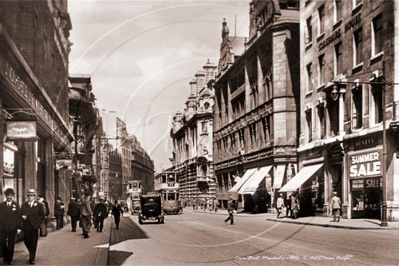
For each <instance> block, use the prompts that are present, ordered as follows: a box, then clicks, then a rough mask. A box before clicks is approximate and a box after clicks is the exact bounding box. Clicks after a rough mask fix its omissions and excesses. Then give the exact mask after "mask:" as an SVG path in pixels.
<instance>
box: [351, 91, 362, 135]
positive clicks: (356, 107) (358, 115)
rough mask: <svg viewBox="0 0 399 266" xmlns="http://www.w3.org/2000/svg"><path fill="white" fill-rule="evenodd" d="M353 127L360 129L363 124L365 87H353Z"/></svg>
mask: <svg viewBox="0 0 399 266" xmlns="http://www.w3.org/2000/svg"><path fill="white" fill-rule="evenodd" d="M352 102H353V104H352V128H354V129H359V128H361V127H362V126H363V115H362V114H363V87H362V85H360V86H356V87H355V88H353V89H352Z"/></svg>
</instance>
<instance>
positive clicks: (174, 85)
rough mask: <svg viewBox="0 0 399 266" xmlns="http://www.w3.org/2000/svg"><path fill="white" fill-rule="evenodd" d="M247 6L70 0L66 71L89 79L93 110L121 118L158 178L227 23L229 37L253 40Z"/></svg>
mask: <svg viewBox="0 0 399 266" xmlns="http://www.w3.org/2000/svg"><path fill="white" fill-rule="evenodd" d="M249 3H250V0H240V1H230V0H225V1H216V0H215V1H199V0H196V1H189V0H186V1H170V0H163V1H150V0H146V1H138V0H125V1H114V0H112V1H109V0H108V1H107V0H69V1H68V12H69V14H70V17H71V22H72V30H71V32H70V37H69V40H70V41H71V42H72V43H73V45H72V47H71V53H70V55H69V61H70V63H69V72H70V74H75V73H79V74H89V75H91V80H92V87H93V93H94V94H95V97H96V99H97V100H96V106H97V107H98V108H100V109H106V110H107V111H116V112H117V116H118V117H120V118H121V119H122V120H124V121H125V122H126V125H127V131H128V133H129V134H133V135H135V136H136V137H137V139H138V140H139V141H140V143H141V146H142V147H143V148H144V149H145V150H146V151H147V153H148V154H149V155H150V157H151V159H152V160H154V166H155V170H156V171H157V172H160V171H161V170H162V169H166V168H168V167H170V166H171V163H170V161H169V158H171V157H172V151H173V149H172V145H171V139H170V129H171V126H172V118H173V116H174V115H175V114H176V112H177V111H179V110H180V111H184V108H185V102H186V101H187V98H188V96H189V94H190V86H189V82H190V81H191V80H192V79H193V78H194V77H195V74H196V73H197V72H198V71H199V70H202V67H203V66H204V65H205V63H206V62H207V60H208V59H209V60H210V62H211V63H214V64H215V65H217V64H218V60H219V55H220V44H221V41H222V37H221V34H222V22H223V19H224V18H225V19H226V22H227V26H228V27H229V29H230V36H234V35H235V34H236V35H237V36H241V37H248V31H249V28H248V27H249V26H248V23H249Z"/></svg>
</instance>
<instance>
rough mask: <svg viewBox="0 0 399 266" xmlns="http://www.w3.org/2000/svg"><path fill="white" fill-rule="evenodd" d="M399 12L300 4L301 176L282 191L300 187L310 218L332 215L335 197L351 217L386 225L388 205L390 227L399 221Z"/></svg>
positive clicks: (382, 6)
mask: <svg viewBox="0 0 399 266" xmlns="http://www.w3.org/2000/svg"><path fill="white" fill-rule="evenodd" d="M398 10H399V9H398V2H397V1H382V0H381V1H374V0H373V1H370V0H363V1H358V0H354V1H340V0H335V1H301V3H300V16H301V19H300V21H301V22H300V23H301V27H300V29H301V41H300V54H301V56H302V58H301V98H300V102H301V107H300V113H301V116H300V117H301V122H300V123H301V136H300V145H299V149H298V158H299V167H298V168H299V170H300V171H299V174H298V175H297V177H298V178H297V177H295V178H293V179H292V182H291V183H290V184H287V187H284V188H283V189H282V191H289V190H293V189H297V188H299V192H300V198H301V199H302V200H301V201H302V205H301V206H303V210H304V213H303V214H304V215H312V214H319V215H329V214H330V213H331V212H330V207H329V201H330V199H331V192H333V191H335V192H337V193H338V196H339V197H340V198H341V200H342V203H343V207H342V215H343V216H344V217H348V218H357V217H364V218H380V217H381V212H382V210H381V205H382V202H383V201H386V202H387V209H388V211H387V216H388V220H399V189H398V188H399V179H398V178H397V172H398V169H399V168H398V167H399V161H398V156H397V154H398V147H399V146H398V145H397V144H398V141H397V139H398V135H397V125H398V120H399V113H398V110H399V109H398V106H399V105H398V101H399V86H398V85H396V84H395V85H393V84H391V83H395V82H396V83H397V82H398V77H399V72H398V69H397V68H396V65H397V62H399V61H397V60H398V59H397V58H399V53H398V52H399V51H398V50H396V48H398V45H397V43H398V36H399V28H398V27H396V26H395V23H396V22H395V21H396V19H397V18H398V17H399V13H398ZM381 82H388V83H387V84H386V86H381ZM384 89H385V90H384ZM384 96H385V97H384ZM384 119H385V120H386V124H385V125H384V123H383V120H384ZM384 128H386V141H385V140H384V138H383V131H384ZM384 142H385V143H386V146H385V147H386V149H387V152H386V154H387V160H386V161H385V163H384V160H383V151H384V149H383V144H384ZM384 170H386V175H385V177H386V182H384V176H383V173H384ZM384 192H385V193H384Z"/></svg>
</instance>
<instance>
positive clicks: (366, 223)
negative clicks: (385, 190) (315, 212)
mask: <svg viewBox="0 0 399 266" xmlns="http://www.w3.org/2000/svg"><path fill="white" fill-rule="evenodd" d="M185 211H192V212H198V213H204V214H209V215H224V216H226V217H227V216H228V212H227V210H224V209H218V211H217V212H215V211H209V210H205V211H204V210H193V209H192V207H186V208H184V210H183V213H184V212H185ZM235 216H236V217H264V218H265V219H266V220H267V221H271V222H279V223H293V224H305V225H311V226H322V227H333V228H341V229H357V230H399V222H388V226H386V227H383V226H381V221H380V220H378V219H342V218H341V219H340V222H334V221H333V218H332V216H330V217H321V216H309V217H299V218H297V219H292V218H290V217H283V218H278V219H277V214H274V213H249V212H237V213H236V214H235Z"/></svg>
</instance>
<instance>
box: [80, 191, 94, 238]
mask: <svg viewBox="0 0 399 266" xmlns="http://www.w3.org/2000/svg"><path fill="white" fill-rule="evenodd" d="M86 197H87V198H90V196H89V195H84V194H83V195H82V197H81V199H80V201H81V203H80V219H81V222H82V230H83V236H84V238H89V232H90V227H91V216H92V215H93V211H92V210H91V207H90V201H89V200H88V199H86Z"/></svg>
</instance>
